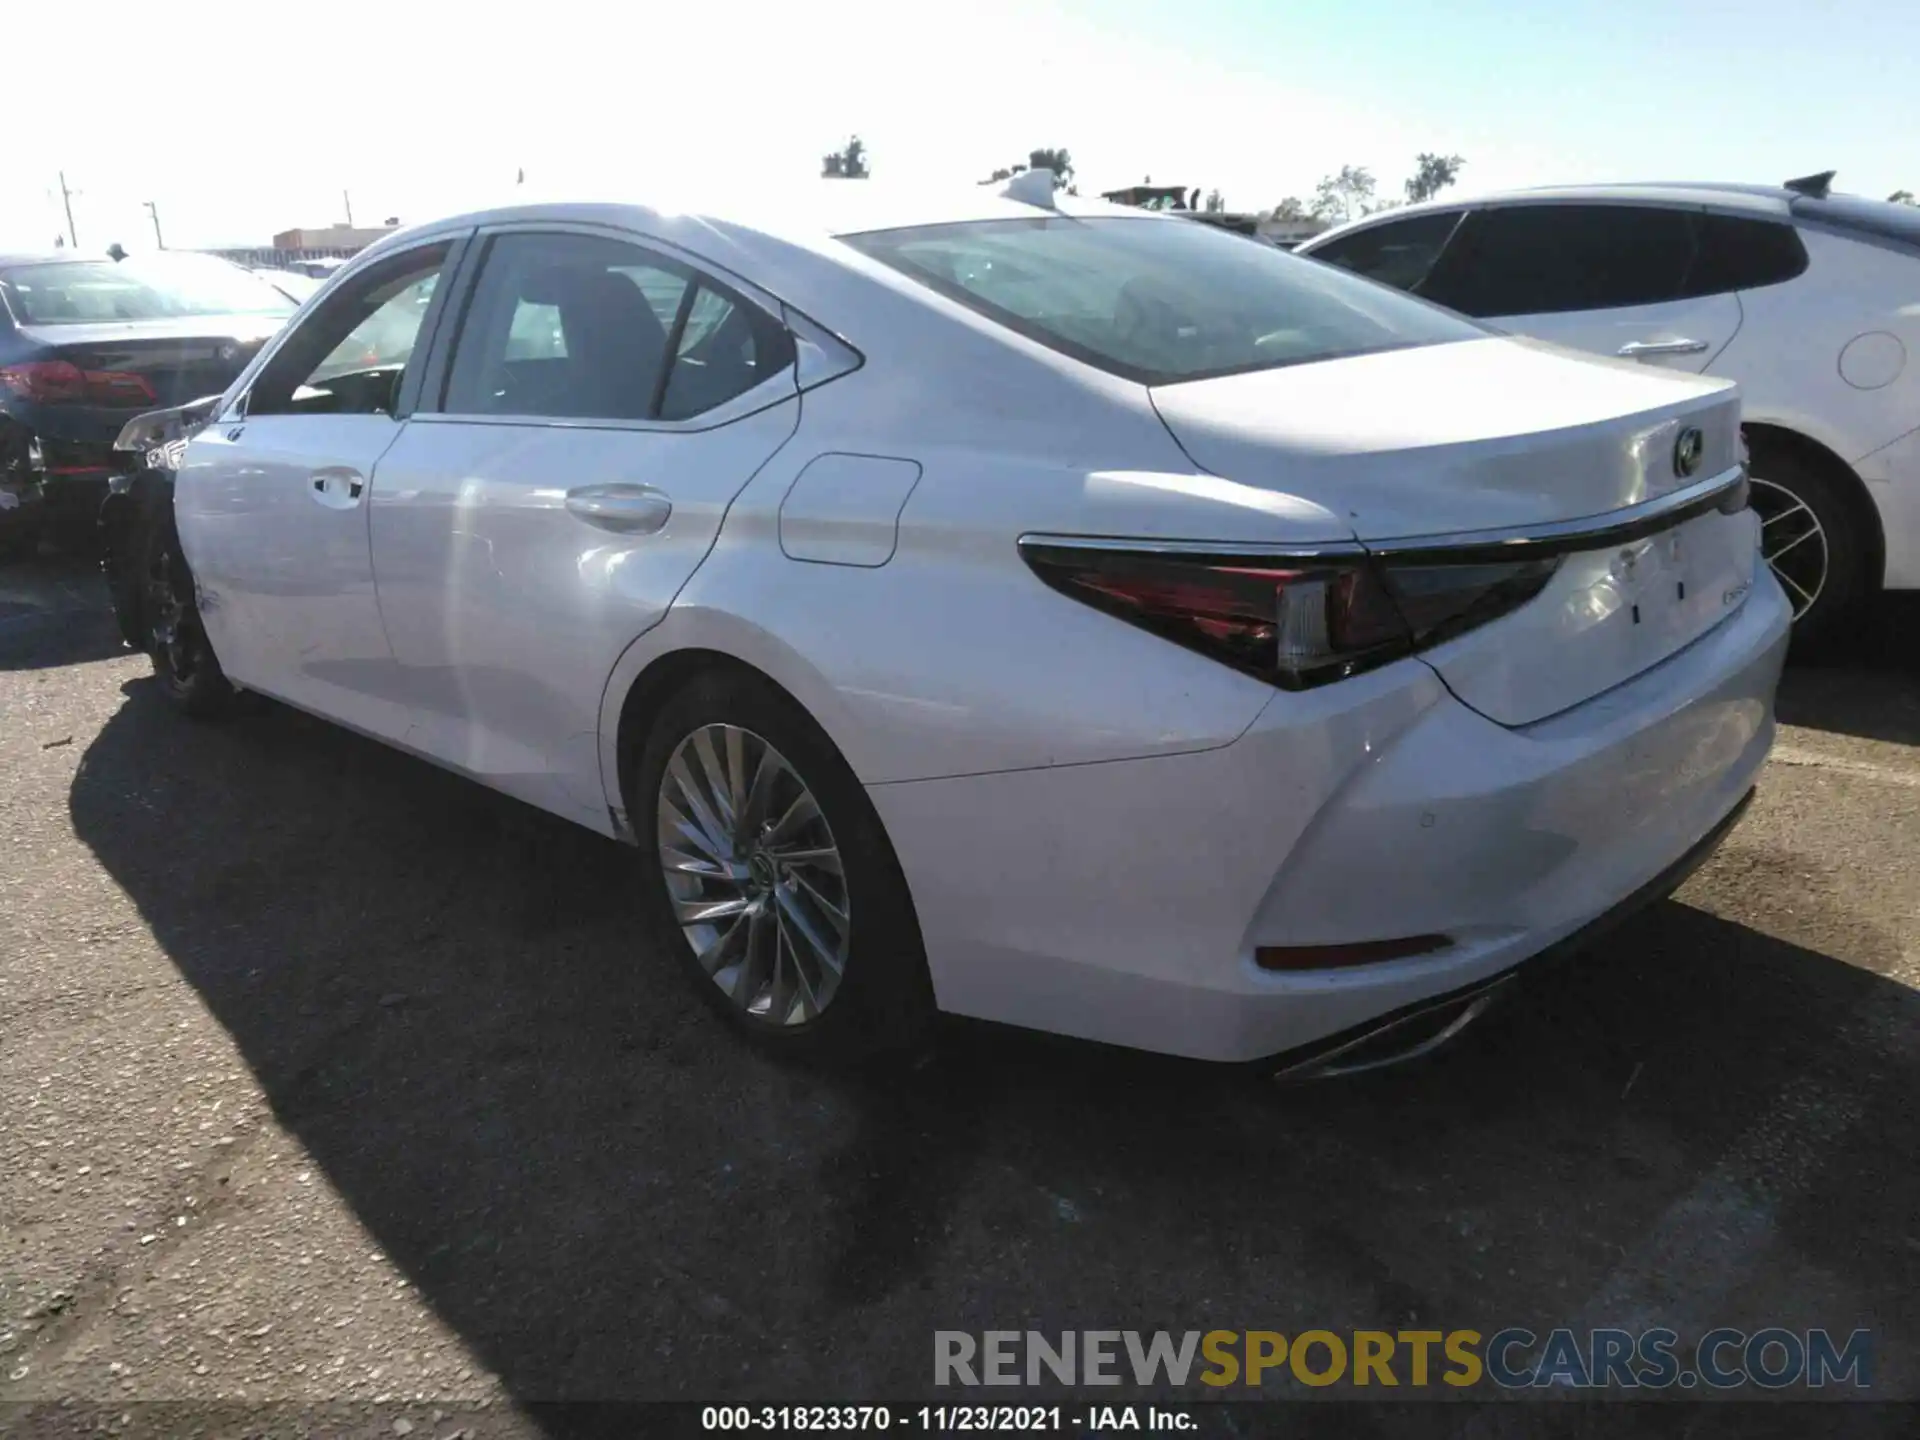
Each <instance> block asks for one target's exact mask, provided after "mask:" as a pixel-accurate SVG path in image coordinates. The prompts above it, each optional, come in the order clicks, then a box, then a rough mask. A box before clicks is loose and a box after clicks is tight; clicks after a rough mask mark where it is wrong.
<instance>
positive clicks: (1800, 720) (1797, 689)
mask: <svg viewBox="0 0 1920 1440" xmlns="http://www.w3.org/2000/svg"><path fill="white" fill-rule="evenodd" d="M1777 713H1778V715H1779V717H1780V720H1781V723H1783V724H1786V725H1804V726H1806V727H1808V728H1809V729H1813V730H1828V731H1832V732H1833V733H1834V734H1837V735H1853V736H1857V737H1859V738H1860V739H1863V740H1889V741H1892V742H1893V743H1894V744H1896V745H1920V592H1913V591H1906V592H1902V593H1899V594H1893V595H1883V596H1880V597H1878V598H1876V599H1875V600H1874V601H1873V602H1872V603H1871V604H1869V605H1866V606H1864V607H1862V609H1861V612H1860V616H1859V620H1858V623H1857V624H1856V625H1855V626H1854V628H1853V629H1852V630H1851V631H1850V632H1849V633H1848V634H1846V635H1845V636H1842V637H1841V638H1840V640H1839V641H1838V642H1837V643H1836V644H1835V645H1834V646H1833V647H1832V649H1831V651H1830V653H1828V654H1824V655H1820V656H1817V657H1802V656H1800V655H1797V654H1796V655H1795V656H1794V657H1793V660H1792V663H1790V664H1789V665H1788V667H1787V673H1786V675H1785V676H1784V677H1783V678H1782V680H1781V682H1780V697H1779V702H1778V706H1777Z"/></svg>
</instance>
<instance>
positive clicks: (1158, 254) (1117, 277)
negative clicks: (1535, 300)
mask: <svg viewBox="0 0 1920 1440" xmlns="http://www.w3.org/2000/svg"><path fill="white" fill-rule="evenodd" d="M841 238H842V239H843V240H844V241H845V243H847V244H848V245H851V246H853V247H854V248H855V249H856V250H859V251H860V252H861V253H863V254H865V255H869V256H871V257H872V258H873V259H875V260H878V261H880V262H881V263H883V264H885V265H889V266H892V267H893V268H894V269H896V270H899V271H900V272H901V273H903V274H905V275H908V276H910V277H912V278H913V279H915V280H917V281H919V282H920V283H921V284H923V285H925V286H927V287H928V288H929V289H932V290H937V291H938V292H939V293H940V294H942V295H945V296H947V297H948V298H949V299H952V300H956V301H958V302H959V303H960V304H962V305H965V306H967V307H968V308H969V309H972V310H976V311H978V312H979V313H980V314H982V315H986V316H988V317H990V318H991V319H994V320H997V321H998V322H1000V323H1001V324H1002V325H1005V326H1007V328H1009V329H1011V330H1016V331H1018V332H1019V333H1020V334H1022V335H1025V336H1026V337H1028V338H1029V339H1031V340H1037V341H1038V342H1040V343H1041V344H1043V345H1046V346H1048V347H1050V348H1052V349H1054V350H1058V351H1060V352H1061V353H1062V354H1065V355H1071V356H1073V357H1074V358H1075V359H1078V360H1084V361H1086V362H1087V363H1088V364H1090V365H1097V366H1099V367H1100V368H1101V369H1103V370H1107V371H1110V372H1111V373H1113V374H1115V375H1121V376H1125V377H1126V378H1127V379H1130V380H1138V381H1140V382H1141V383H1143V384H1147V385H1164V384H1172V383H1174V382H1177V381H1181V380H1200V379H1205V378H1207V377H1209V376H1214V375H1232V374H1237V373H1240V372H1242V371H1248V370H1267V369H1272V368H1274V367H1276V366H1281V365H1300V364H1304V363H1306V362H1308V361H1312V360H1332V359H1337V358H1339V357H1341V356H1345V355H1364V354H1367V353H1369V352H1371V351H1377V350H1398V349H1405V348H1407V347H1409V346H1414V345H1437V344H1442V343H1444V342H1447V341H1450V340H1472V339H1478V338H1479V337H1480V336H1482V335H1484V334H1486V333H1487V332H1486V331H1484V330H1482V329H1480V328H1479V327H1478V326H1476V325H1474V324H1472V323H1471V322H1469V321H1466V320H1462V319H1461V318H1460V317H1458V316H1456V315H1453V314H1450V313H1448V312H1446V311H1443V310H1440V309H1437V308H1435V307H1434V306H1431V305H1428V304H1427V303H1426V302H1425V301H1422V300H1416V299H1414V298H1413V297H1411V296H1408V295H1402V294H1400V293H1399V292H1397V291H1394V290H1389V289H1387V288H1386V287H1385V286H1381V285H1375V284H1373V283H1372V282H1370V281H1367V280H1363V279H1361V278H1359V277H1358V276H1355V275H1351V274H1348V273H1347V272H1346V271H1343V270H1339V269H1336V268H1334V267H1333V266H1330V265H1321V264H1317V263H1315V262H1314V261H1311V260H1304V259H1301V258H1299V257H1298V256H1294V255H1289V254H1287V253H1286V252H1285V251H1282V250H1277V249H1275V248H1274V247H1273V246H1271V245H1268V244H1265V243H1264V242H1262V241H1259V240H1252V239H1248V238H1247V237H1245V236H1241V235H1234V234H1232V233H1230V232H1227V231H1223V230H1218V229H1215V228H1214V227H1212V226H1210V225H1196V224H1194V223H1192V222H1191V221H1186V220H1157V219H1149V218H1147V217H1144V216H1143V217H1141V218H1139V219H1130V218H1126V217H1116V218H1111V219H1106V218H1103V219H1097V220H1081V219H1073V218H1069V217H1064V216H1060V217H1052V216H1050V217H1045V218H1038V219H1032V220H1025V219H1022V220H986V221H975V222H971V223H966V224H957V225H928V226H923V227H920V228H917V229H910V230H876V231H871V232H868V233H866V234H862V235H846V236H842V237H841Z"/></svg>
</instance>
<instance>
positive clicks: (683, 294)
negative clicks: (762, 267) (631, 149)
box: [442, 234, 793, 420]
mask: <svg viewBox="0 0 1920 1440" xmlns="http://www.w3.org/2000/svg"><path fill="white" fill-rule="evenodd" d="M792 358H793V355H792V343H791V340H790V339H788V338H787V336H786V333H785V331H784V330H781V329H780V328H779V327H778V326H776V325H775V324H774V323H773V321H772V320H771V319H769V318H768V317H767V316H765V315H764V314H762V313H761V312H760V311H759V310H758V309H757V308H755V307H753V306H750V305H748V304H746V303H745V302H744V301H741V300H738V299H737V298H735V297H734V296H733V295H731V294H730V293H729V292H727V291H726V290H724V289H723V288H721V287H720V286H718V285H717V284H716V283H715V282H713V281H710V280H708V279H706V278H705V277H703V276H700V275H698V274H696V273H694V272H693V271H691V270H689V269H687V268H686V267H684V266H682V265H680V264H679V263H678V262H676V261H673V260H669V259H667V258H666V257H664V256H658V255H654V254H653V253H651V252H650V251H647V250H643V249H641V248H640V247H638V246H636V245H631V244H628V243H626V242H624V241H620V240H614V239H610V238H606V237H603V236H597V235H575V234H510V235H502V236H499V237H497V238H496V239H495V240H494V241H493V242H492V245H491V246H490V247H489V249H488V251H487V257H486V262H485V264H484V266H483V267H482V269H481V272H480V278H479V281H478V283H477V284H476V285H475V287H474V292H473V300H472V303H471V305H470V306H469V308H468V312H467V318H466V321H465V323H464V324H463V325H462V327H461V331H460V337H459V340H458V342H457V344H456V345H455V348H454V355H453V366H452V370H451V373H450V374H449V376H448V381H447V393H446V401H445V404H444V405H443V407H442V408H443V409H444V410H445V411H446V412H447V413H448V414H453V415H501V416H529V417H534V416H537V417H543V418H553V419H574V420H652V419H665V420H684V419H689V418H692V417H694V416H697V415H700V414H702V413H704V412H705V411H708V410H711V409H713V408H714V407H715V406H717V405H720V404H722V403H724V402H725V401H727V400H731V399H732V398H733V397H734V396H736V395H739V394H742V393H744V392H745V391H747V390H750V389H752V388H753V387H754V386H755V385H757V384H759V383H760V381H761V380H763V379H765V378H766V377H767V376H769V375H773V374H777V373H778V372H779V371H780V370H782V369H784V368H785V367H786V366H787V365H789V364H791V363H792Z"/></svg>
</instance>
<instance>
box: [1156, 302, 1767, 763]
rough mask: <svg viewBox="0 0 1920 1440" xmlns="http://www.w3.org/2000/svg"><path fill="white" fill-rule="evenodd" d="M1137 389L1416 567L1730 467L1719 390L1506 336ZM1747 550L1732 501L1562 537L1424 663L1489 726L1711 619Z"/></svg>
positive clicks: (1564, 704) (1677, 640)
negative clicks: (1515, 601)
mask: <svg viewBox="0 0 1920 1440" xmlns="http://www.w3.org/2000/svg"><path fill="white" fill-rule="evenodd" d="M1153 399H1154V404H1155V406H1156V407H1157V408H1158V409H1159V411H1160V414H1161V417H1162V419H1163V420H1164V421H1165V422H1166V424H1167V427H1168V429H1169V430H1171V431H1172V432H1173V435H1174V437H1175V438H1176V439H1177V440H1178V441H1179V443H1180V444H1181V446H1182V447H1183V448H1184V449H1185V450H1186V452H1187V454H1188V455H1189V456H1191V457H1192V458H1193V460H1194V461H1195V462H1196V463H1197V464H1198V465H1200V466H1201V467H1202V468H1203V469H1206V470H1208V471H1211V472H1212V473H1214V474H1216V475H1221V476H1224V477H1226V478H1228V479H1231V480H1235V481H1238V482H1240V483H1242V484H1247V485H1257V486H1260V487H1262V488H1268V489H1273V490H1278V491H1281V492H1284V493H1286V494H1289V495H1292V496H1296V497H1298V498H1300V499H1303V500H1308V501H1311V502H1313V503H1315V504H1318V505H1322V506H1324V507H1326V508H1327V509H1329V510H1331V511H1332V512H1333V513H1335V514H1337V515H1339V516H1341V517H1343V518H1344V519H1345V520H1346V522H1347V523H1348V524H1349V525H1351V526H1352V527H1353V531H1354V534H1355V535H1356V536H1357V537H1358V538H1359V539H1360V541H1361V542H1362V543H1363V544H1366V545H1367V546H1368V548H1370V549H1373V550H1375V551H1377V552H1379V553H1381V554H1382V555H1391V553H1392V552H1393V551H1395V550H1405V549H1410V548H1413V549H1419V550H1421V551H1423V552H1425V554H1424V557H1423V558H1424V561H1425V563H1432V562H1433V560H1434V558H1435V552H1436V551H1438V552H1439V554H1440V556H1441V558H1443V559H1444V555H1445V552H1446V550H1447V548H1448V547H1449V545H1451V544H1453V543H1455V540H1456V537H1464V536H1466V535H1469V534H1472V533H1473V532H1485V531H1489V530H1498V531H1509V530H1517V531H1519V532H1520V533H1521V534H1523V535H1524V534H1526V533H1527V531H1528V530H1529V529H1536V530H1539V531H1541V532H1542V533H1546V532H1547V531H1549V530H1551V529H1553V528H1555V527H1566V526H1568V525H1569V524H1571V525H1572V527H1573V528H1574V529H1576V530H1581V529H1584V528H1586V522H1591V526H1592V528H1594V529H1595V530H1599V529H1601V528H1603V527H1604V526H1605V525H1606V524H1607V523H1608V522H1609V518H1610V517H1611V518H1614V519H1617V518H1619V517H1618V512H1620V511H1623V510H1628V509H1630V508H1631V507H1647V508H1651V509H1656V510H1657V509H1659V508H1660V506H1661V504H1662V503H1663V501H1665V499H1666V497H1668V496H1670V495H1672V494H1674V493H1675V492H1677V491H1682V490H1686V489H1689V488H1691V487H1694V486H1698V485H1700V484H1702V483H1703V482H1706V481H1708V480H1709V479H1710V478H1711V477H1714V476H1717V475H1722V474H1724V473H1727V472H1730V471H1733V470H1734V469H1735V467H1737V466H1738V464H1739V463H1740V452H1739V444H1740V440H1739V401H1738V395H1737V392H1736V391H1735V390H1734V388H1733V387H1732V386H1731V385H1730V384H1728V383H1727V382H1724V381H1717V380H1703V379H1699V378H1696V377H1691V376H1676V375H1674V374H1672V373H1671V372H1666V371H1650V370H1648V369H1646V368H1645V367H1642V366H1638V365H1634V364H1630V363H1627V362H1618V361H1612V360H1604V359H1597V358H1594V357H1590V356H1583V355H1578V354H1575V353H1573V352H1571V351H1565V350H1560V349H1557V348H1555V347H1552V346H1547V345H1541V344H1538V343H1535V342H1530V341H1522V340H1513V339H1505V338H1500V339H1487V340H1477V341H1469V342H1466V343H1462V344H1454V345H1438V346H1429V347H1424V348H1419V349H1410V350H1398V351H1389V352H1384V353H1380V354H1375V355H1362V356H1355V357H1353V358H1350V359H1345V360H1335V361H1328V362H1324V363H1321V364H1313V365H1301V366H1296V367H1289V368H1282V369H1275V370H1264V371H1257V372H1254V373H1251V374H1246V375H1237V376H1228V377H1224V378H1220V379H1214V380H1203V381H1194V382H1189V383H1187V384H1182V385H1170V386H1161V387H1158V388H1156V389H1155V390H1154V391H1153ZM1696 432H1697V433H1696ZM1683 440H1684V444H1683ZM1409 542H1417V543H1416V544H1410V543H1409ZM1756 544H1757V526H1756V524H1755V522H1754V520H1753V517H1752V516H1751V515H1750V514H1749V513H1747V512H1745V511H1742V512H1740V513H1738V514H1725V513H1721V512H1720V511H1717V510H1708V511H1707V512H1706V513H1704V514H1697V515H1693V516H1691V517H1689V518H1686V519H1684V520H1683V521H1681V522H1679V523H1676V524H1673V525H1671V526H1662V527H1659V528H1658V529H1656V530H1655V532H1654V533H1652V534H1643V535H1638V536H1635V537H1634V538H1633V539H1632V540H1631V541H1630V542H1628V543H1613V542H1612V541H1611V540H1608V539H1605V538H1596V540H1595V542H1594V543H1593V544H1592V545H1591V546H1590V547H1584V548H1583V547H1582V546H1581V545H1580V544H1579V542H1574V545H1573V547H1572V549H1573V553H1569V554H1567V555H1566V556H1565V558H1564V559H1563V560H1562V561H1561V564H1560V568H1559V570H1558V572H1557V573H1556V574H1555V576H1554V578H1553V579H1552V580H1551V581H1550V582H1549V584H1548V586H1547V588H1546V589H1545V590H1543V591H1542V592H1541V593H1540V594H1539V595H1538V596H1536V597H1535V598H1534V599H1533V600H1532V601H1530V602H1528V603H1527V604H1525V605H1523V606H1521V607H1520V608H1519V609H1517V610H1515V611H1513V612H1512V613H1510V614H1507V615H1504V616H1502V617H1501V618H1499V619H1497V620H1494V621H1492V622H1490V623H1488V624H1485V625H1482V626H1480V627H1479V628H1478V629H1475V630H1472V631H1470V632H1468V633H1467V634H1465V635H1462V636H1460V637H1459V638H1457V639H1454V640H1452V641H1449V642H1448V643H1446V644H1444V645H1441V646H1439V647H1438V648H1436V649H1434V650H1431V651H1428V652H1426V653H1425V655H1424V657H1423V658H1425V659H1426V660H1427V661H1428V663H1430V664H1432V665H1433V666H1434V668H1435V669H1436V670H1438V671H1439V672H1440V674H1441V676H1442V678H1443V679H1445V680H1446V682H1447V684H1448V686H1449V687H1450V688H1451V689H1452V690H1453V692H1454V693H1455V694H1456V695H1457V696H1458V697H1459V698H1460V699H1461V700H1462V701H1464V702H1465V703H1466V704H1468V705H1471V706H1472V707H1473V708H1475V709H1476V710H1478V711H1480V712H1481V713H1482V714H1484V715H1486V716H1487V717H1488V718H1489V719H1492V720H1495V721H1497V722H1499V723H1500V724H1503V725H1513V726H1517V725H1525V724H1529V723H1532V722H1533V721H1537V720H1540V719H1544V718H1546V717H1547V716H1549V715H1552V714H1555V713H1557V712H1559V711H1561V710H1565V709H1568V708H1570V707H1572V706H1574V705H1578V704H1579V703H1581V702H1582V701H1584V700H1586V699H1589V698H1591V697H1592V696H1594V695H1596V694H1599V693H1601V692H1602V691H1605V690H1607V689H1610V688H1612V687H1613V686H1615V685H1618V684H1620V683H1622V682H1623V681H1625V680H1628V679H1631V678H1632V677H1633V676H1634V675H1636V674H1638V673H1640V672H1641V671H1643V670H1645V669H1647V668H1648V667H1650V666H1652V665H1656V664H1658V663H1659V662H1660V661H1662V660H1664V659H1666V658H1667V657H1668V656H1669V655H1672V654H1673V653H1674V652H1675V651H1677V650H1679V649H1681V648H1683V647H1684V646H1686V645H1687V644H1689V643H1691V642H1692V641H1693V640H1694V639H1696V638H1698V637H1699V636H1700V635H1701V634H1703V633H1705V632H1706V631H1707V630H1708V629H1711V628H1712V627H1713V626H1714V625H1716V624H1717V623H1719V621H1720V620H1721V619H1722V618H1723V617H1724V616H1725V615H1727V614H1728V613H1730V612H1731V610H1732V609H1733V608H1734V607H1736V606H1737V605H1738V604H1739V603H1740V602H1741V601H1742V600H1743V599H1744V597H1745V595H1746V593H1747V591H1748V589H1749V587H1750V586H1751V584H1752V581H1753V574H1754V563H1755V558H1756V555H1755V550H1756ZM1476 554H1477V555H1478V556H1480V557H1482V558H1484V556H1485V554H1486V550H1485V547H1484V546H1483V547H1482V548H1481V549H1480V550H1479V551H1477V552H1476ZM1389 563H1394V562H1391V561H1389Z"/></svg>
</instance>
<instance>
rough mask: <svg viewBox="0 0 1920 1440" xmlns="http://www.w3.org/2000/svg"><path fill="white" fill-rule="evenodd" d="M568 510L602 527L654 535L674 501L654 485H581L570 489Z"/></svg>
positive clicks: (671, 510) (665, 519)
mask: <svg viewBox="0 0 1920 1440" xmlns="http://www.w3.org/2000/svg"><path fill="white" fill-rule="evenodd" d="M567 509H568V510H569V511H571V512H572V513H573V514H575V515H578V516H579V517H580V518H581V519H582V520H584V521H586V522H587V523H588V524H589V525H597V526H599V527H600V528H601V529H602V530H612V531H615V532H616V533H618V534H621V535H652V534H655V533H656V532H658V531H659V530H660V529H661V528H662V527H664V526H665V525H666V523H667V517H668V516H670V515H672V514H673V502H672V501H671V500H669V499H668V498H667V497H666V495H665V493H664V492H662V491H659V490H656V489H654V488H653V486H651V485H582V486H579V487H578V488H577V489H573V490H569V491H568V492H567Z"/></svg>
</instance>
